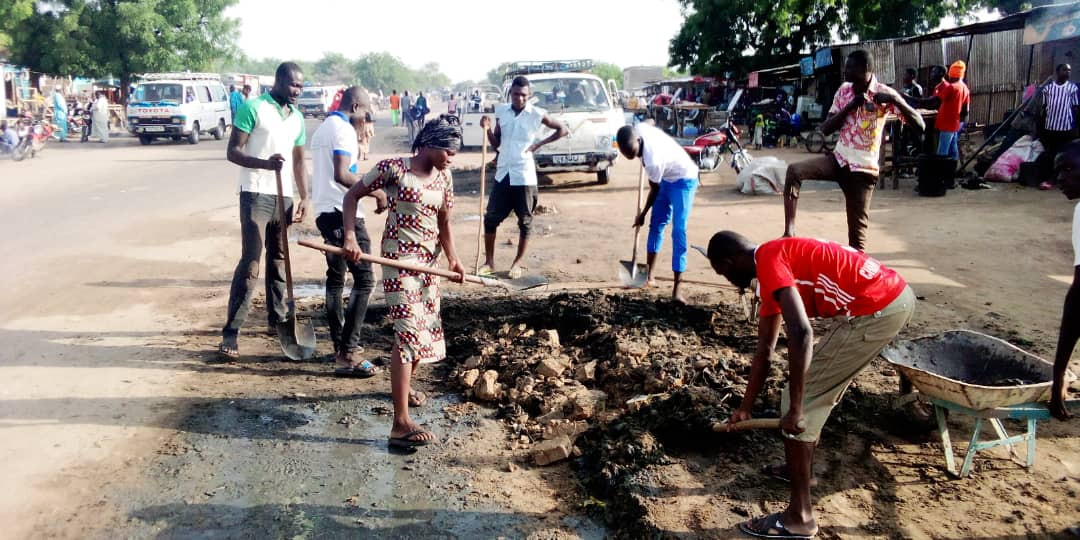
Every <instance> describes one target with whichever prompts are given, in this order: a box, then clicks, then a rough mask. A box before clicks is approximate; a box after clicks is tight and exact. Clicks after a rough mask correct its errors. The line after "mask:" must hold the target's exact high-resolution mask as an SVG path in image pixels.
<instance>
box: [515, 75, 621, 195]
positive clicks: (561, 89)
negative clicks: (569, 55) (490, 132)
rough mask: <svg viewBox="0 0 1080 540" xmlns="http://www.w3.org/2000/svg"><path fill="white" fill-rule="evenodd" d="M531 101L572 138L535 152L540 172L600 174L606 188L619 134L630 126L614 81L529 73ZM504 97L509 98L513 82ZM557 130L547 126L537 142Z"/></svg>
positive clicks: (560, 140)
mask: <svg viewBox="0 0 1080 540" xmlns="http://www.w3.org/2000/svg"><path fill="white" fill-rule="evenodd" d="M525 77H527V78H528V79H529V86H530V90H531V94H532V97H531V98H530V99H531V100H532V103H533V104H534V105H535V106H537V107H540V108H542V109H544V110H546V111H547V112H548V116H550V117H551V118H552V119H554V120H558V121H560V122H562V123H563V124H565V125H566V127H567V129H569V130H570V134H569V135H568V136H566V137H564V138H562V139H559V140H557V141H555V142H554V143H551V144H547V145H544V146H542V147H540V149H539V150H537V151H536V154H534V158H535V159H536V170H537V172H565V171H578V172H595V173H596V180H597V182H599V183H601V184H606V183H607V182H608V168H610V167H611V166H612V165H614V164H615V161H616V160H617V159H618V157H619V151H618V148H617V147H616V146H615V134H616V133H617V132H618V131H619V128H620V127H622V126H623V125H625V124H626V119H625V118H624V117H623V111H622V107H620V106H619V103H618V101H617V98H615V96H616V94H615V83H614V81H609V83H608V85H605V84H604V83H603V82H602V81H601V80H600V78H599V77H597V76H596V75H593V74H591V73H580V72H562V73H534V74H526V75H525ZM505 86H506V88H505V89H504V92H503V95H504V96H506V98H507V99H509V95H510V80H507V82H506V84H505ZM551 133H552V130H551V129H549V128H547V127H544V128H542V129H541V130H540V133H539V134H538V135H537V139H536V141H535V142H540V141H541V140H543V139H545V138H547V137H548V136H549V135H551Z"/></svg>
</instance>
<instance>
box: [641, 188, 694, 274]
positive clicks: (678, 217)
mask: <svg viewBox="0 0 1080 540" xmlns="http://www.w3.org/2000/svg"><path fill="white" fill-rule="evenodd" d="M697 186H698V181H697V180H695V179H693V178H683V179H682V180H676V181H674V182H668V181H666V180H661V181H660V193H657V194H656V201H655V202H653V207H652V219H651V220H650V221H649V241H648V243H647V246H646V247H647V249H648V252H649V253H650V254H651V253H660V248H662V247H664V227H667V224H668V222H671V221H674V223H672V225H671V244H672V252H671V270H672V271H674V272H680V273H681V272H685V271H686V248H687V245H686V224H687V223H688V222H689V221H690V209H691V208H692V207H693V206H694V193H696V192H697Z"/></svg>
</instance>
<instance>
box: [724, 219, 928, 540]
mask: <svg viewBox="0 0 1080 540" xmlns="http://www.w3.org/2000/svg"><path fill="white" fill-rule="evenodd" d="M708 257H709V262H710V263H711V264H712V267H713V270H716V273H718V274H721V275H723V276H724V277H726V278H727V279H728V281H730V282H731V283H732V284H734V285H736V286H738V287H741V288H744V289H745V288H747V287H749V286H750V282H751V280H752V279H754V278H757V280H758V284H759V285H758V293H759V294H760V296H761V317H760V321H759V323H758V346H757V351H756V352H755V353H754V359H753V363H752V365H751V367H750V380H749V381H748V382H747V383H746V395H744V396H743V399H742V403H741V404H740V405H739V408H738V409H737V410H736V411H735V412H734V413H733V414H732V415H731V418H730V419H729V420H728V423H729V424H734V423H735V422H739V421H742V420H749V419H750V417H751V410H752V409H753V407H754V400H755V399H756V398H757V395H758V393H759V392H760V391H761V388H762V386H764V384H765V377H766V374H768V373H769V360H770V357H771V356H772V352H773V349H774V348H775V347H776V338H777V336H778V335H779V333H780V321H781V318H783V321H784V328H785V330H786V334H787V341H788V362H789V365H788V372H789V380H788V384H787V386H785V387H784V391H783V394H782V397H781V403H780V410H781V411H782V412H783V413H784V416H783V418H782V419H781V422H780V429H781V433H782V434H783V436H784V453H785V456H786V460H787V463H786V464H781V465H772V466H768V467H765V469H763V471H762V472H763V473H764V474H765V475H766V476H769V477H771V478H775V479H779V480H782V481H785V482H790V484H791V498H790V501H789V503H788V507H787V509H786V510H784V511H783V512H780V513H777V514H772V515H768V516H764V517H760V518H757V519H752V520H750V521H747V522H745V523H742V524H740V525H739V529H741V530H742V531H743V532H744V533H746V534H749V535H751V536H757V537H760V538H811V537H813V536H814V535H815V534H817V531H818V526H817V522H816V521H815V520H814V512H813V506H812V505H811V502H810V481H811V474H812V465H813V461H814V448H815V447H816V446H817V441H818V438H819V437H820V436H821V429H822V426H824V425H825V420H827V419H828V417H829V413H830V412H831V411H832V408H833V407H834V406H835V405H836V404H837V403H838V402H839V401H840V398H841V397H842V396H843V395H844V391H845V390H847V387H848V385H850V384H851V381H852V379H854V378H855V376H856V375H858V374H859V372H861V371H862V370H863V369H864V368H866V366H867V365H869V364H870V361H871V360H873V359H874V358H875V357H877V355H878V353H880V352H881V349H883V348H884V347H885V345H887V344H888V343H889V342H890V341H892V339H893V338H894V337H896V335H897V334H898V333H899V332H900V329H902V328H903V327H904V325H906V324H907V323H908V321H909V320H910V319H911V314H912V312H913V310H914V307H915V294H914V293H913V292H912V291H911V288H910V287H908V285H907V283H906V282H905V281H904V280H903V278H901V277H900V275H899V274H897V273H896V272H894V271H893V270H891V269H889V268H886V267H885V266H882V264H881V263H879V262H878V261H876V260H874V259H872V258H870V257H869V256H867V255H866V254H864V253H862V252H859V251H857V250H855V249H854V248H850V247H847V246H842V245H840V244H837V243H835V242H828V241H824V240H813V239H809V238H781V239H778V240H772V241H769V242H765V243H764V244H762V245H760V246H756V245H754V244H753V243H751V242H750V240H748V239H747V238H746V237H744V236H742V235H740V234H738V233H735V232H731V231H723V232H719V233H716V234H715V235H713V237H712V239H711V240H710V241H709V250H708ZM811 317H820V318H833V319H834V321H835V323H834V324H833V326H832V328H831V329H830V330H829V331H828V333H826V334H825V336H824V337H822V338H821V341H819V342H818V344H817V348H816V350H813V353H811V349H812V347H813V343H814V330H813V328H812V327H811V326H810V318H811Z"/></svg>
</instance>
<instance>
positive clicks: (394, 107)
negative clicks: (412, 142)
mask: <svg viewBox="0 0 1080 540" xmlns="http://www.w3.org/2000/svg"><path fill="white" fill-rule="evenodd" d="M399 124H401V96H399V95H398V94H397V90H391V91H390V125H391V126H393V127H398V125H399Z"/></svg>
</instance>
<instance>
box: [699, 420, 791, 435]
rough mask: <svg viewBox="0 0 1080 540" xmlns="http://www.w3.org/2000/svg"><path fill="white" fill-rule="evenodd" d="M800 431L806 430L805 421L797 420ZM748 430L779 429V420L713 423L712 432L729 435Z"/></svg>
mask: <svg viewBox="0 0 1080 540" xmlns="http://www.w3.org/2000/svg"><path fill="white" fill-rule="evenodd" d="M798 426H799V428H800V429H806V419H805V418H804V419H802V420H799V423H798ZM750 429H780V419H779V418H751V419H749V420H743V421H742V422H735V423H734V424H731V425H728V423H727V422H715V423H713V425H712V430H713V431H715V432H717V433H730V432H732V431H746V430H750Z"/></svg>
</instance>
